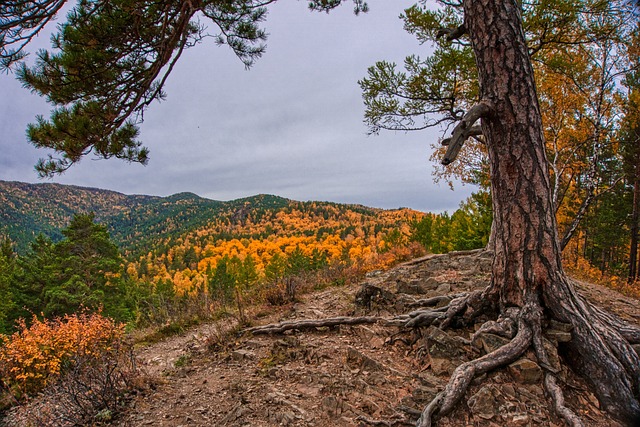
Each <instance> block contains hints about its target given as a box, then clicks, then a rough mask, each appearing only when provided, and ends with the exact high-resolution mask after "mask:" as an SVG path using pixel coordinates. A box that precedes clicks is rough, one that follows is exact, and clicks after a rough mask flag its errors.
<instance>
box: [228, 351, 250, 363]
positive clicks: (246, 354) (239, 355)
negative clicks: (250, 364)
mask: <svg viewBox="0 0 640 427" xmlns="http://www.w3.org/2000/svg"><path fill="white" fill-rule="evenodd" d="M254 357H255V353H254V352H252V351H249V350H242V349H239V350H234V351H232V352H231V358H232V359H233V360H235V361H241V360H244V359H253V358H254Z"/></svg>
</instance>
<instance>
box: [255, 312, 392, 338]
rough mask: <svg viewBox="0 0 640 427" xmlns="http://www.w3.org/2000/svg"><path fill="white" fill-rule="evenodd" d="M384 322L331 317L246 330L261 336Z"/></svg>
mask: <svg viewBox="0 0 640 427" xmlns="http://www.w3.org/2000/svg"><path fill="white" fill-rule="evenodd" d="M381 320H384V319H382V318H380V317H374V316H363V317H331V318H328V319H305V320H290V321H285V322H280V323H274V324H270V325H264V326H255V327H253V328H247V329H245V331H246V332H251V333H252V334H254V335H259V334H281V333H283V332H285V331H289V330H294V329H297V330H300V331H302V330H306V329H316V328H322V327H334V326H338V325H362V324H366V323H377V322H379V321H381Z"/></svg>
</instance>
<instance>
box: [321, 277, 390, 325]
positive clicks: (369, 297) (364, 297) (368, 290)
mask: <svg viewBox="0 0 640 427" xmlns="http://www.w3.org/2000/svg"><path fill="white" fill-rule="evenodd" d="M395 299H396V297H395V295H394V294H392V293H391V292H389V291H387V290H386V289H383V288H381V287H379V286H374V285H372V284H370V283H364V284H363V285H362V286H361V287H360V289H359V290H358V292H357V293H356V296H355V302H356V305H358V306H360V307H365V308H367V309H369V310H371V308H372V304H393V303H394V301H395ZM320 317H321V316H320Z"/></svg>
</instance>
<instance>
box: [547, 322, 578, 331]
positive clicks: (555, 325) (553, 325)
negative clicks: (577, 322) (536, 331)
mask: <svg viewBox="0 0 640 427" xmlns="http://www.w3.org/2000/svg"><path fill="white" fill-rule="evenodd" d="M549 329H554V330H556V331H562V332H571V331H572V330H573V325H572V324H571V323H562V322H558V321H557V320H549Z"/></svg>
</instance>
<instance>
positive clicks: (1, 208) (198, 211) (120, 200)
mask: <svg viewBox="0 0 640 427" xmlns="http://www.w3.org/2000/svg"><path fill="white" fill-rule="evenodd" d="M293 203H296V204H318V205H322V206H324V205H326V206H329V205H333V206H343V207H345V208H349V209H354V210H356V211H362V212H366V213H367V214H369V215H375V214H376V212H382V211H384V209H379V208H371V207H367V206H363V205H358V204H342V203H334V202H320V201H313V202H298V201H294V200H291V199H287V198H284V197H280V196H276V195H271V194H257V195H254V196H248V197H243V198H239V199H234V200H228V201H220V200H213V199H208V198H205V197H201V196H199V195H197V194H195V193H192V192H180V193H176V194H172V195H169V196H164V197H163V196H153V195H144V194H131V195H129V194H124V193H121V192H117V191H113V190H107V189H101V188H95V187H82V186H77V185H65V184H59V183H36V184H31V183H25V182H20V181H3V180H0V236H1V235H5V236H7V237H8V238H10V239H11V240H12V241H13V242H14V243H15V246H16V250H17V251H18V252H19V253H25V252H27V251H28V248H29V244H30V242H32V241H33V240H34V239H35V237H36V236H37V235H39V234H44V235H45V236H47V237H49V238H50V239H52V240H54V241H58V240H60V239H62V237H63V236H62V233H61V230H62V229H63V228H65V227H66V226H67V225H68V223H69V221H70V220H71V218H72V217H73V215H74V214H78V213H89V212H94V213H95V215H96V221H98V222H100V223H103V224H105V225H106V226H107V228H108V230H109V232H110V234H111V236H112V238H113V239H114V241H115V242H116V243H117V244H118V245H119V246H120V247H121V248H122V249H123V250H124V251H125V252H129V253H134V254H135V253H140V252H141V251H143V250H144V248H145V247H147V246H149V244H150V243H151V242H152V241H154V240H158V239H162V238H176V237H179V236H181V235H184V234H187V233H189V232H190V231H193V230H194V229H198V228H202V227H206V226H207V225H208V224H209V223H210V222H211V221H215V220H216V219H218V218H220V217H221V216H223V215H224V216H226V217H228V220H229V221H242V219H243V217H246V215H247V212H248V211H249V210H260V211H266V210H278V209H284V208H286V207H287V206H289V205H291V204H293Z"/></svg>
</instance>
